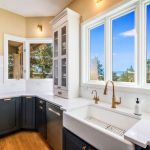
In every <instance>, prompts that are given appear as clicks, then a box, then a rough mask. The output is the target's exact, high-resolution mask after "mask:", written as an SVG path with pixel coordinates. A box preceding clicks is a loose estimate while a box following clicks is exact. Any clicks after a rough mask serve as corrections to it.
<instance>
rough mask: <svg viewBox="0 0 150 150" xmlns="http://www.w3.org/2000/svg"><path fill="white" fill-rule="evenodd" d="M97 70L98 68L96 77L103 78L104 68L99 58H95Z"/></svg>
mask: <svg viewBox="0 0 150 150" xmlns="http://www.w3.org/2000/svg"><path fill="white" fill-rule="evenodd" d="M97 70H98V79H99V80H104V68H103V65H102V64H101V63H100V60H98V59H97Z"/></svg>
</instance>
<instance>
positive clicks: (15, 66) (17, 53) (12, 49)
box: [8, 40, 23, 79]
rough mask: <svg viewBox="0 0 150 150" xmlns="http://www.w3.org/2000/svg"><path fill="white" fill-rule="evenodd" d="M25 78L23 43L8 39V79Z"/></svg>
mask: <svg viewBox="0 0 150 150" xmlns="http://www.w3.org/2000/svg"><path fill="white" fill-rule="evenodd" d="M22 78H23V43H21V42H16V41H10V40H9V41H8V79H22Z"/></svg>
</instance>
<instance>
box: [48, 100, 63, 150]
mask: <svg viewBox="0 0 150 150" xmlns="http://www.w3.org/2000/svg"><path fill="white" fill-rule="evenodd" d="M46 113H47V141H48V143H49V145H50V146H51V147H52V148H53V149H54V150H62V145H63V144H62V142H63V141H62V137H63V135H62V129H63V124H62V117H63V115H62V114H63V111H62V110H60V107H59V106H56V105H53V104H51V103H48V102H47V103H46Z"/></svg>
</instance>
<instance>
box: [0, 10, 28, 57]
mask: <svg viewBox="0 0 150 150" xmlns="http://www.w3.org/2000/svg"><path fill="white" fill-rule="evenodd" d="M25 23H26V22H25V18H24V17H22V16H19V15H16V14H14V13H11V12H9V11H5V10H3V9H0V55H3V42H4V39H3V37H4V33H9V34H14V35H17V36H22V37H25V34H26V25H25Z"/></svg>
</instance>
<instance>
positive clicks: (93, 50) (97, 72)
mask: <svg viewBox="0 0 150 150" xmlns="http://www.w3.org/2000/svg"><path fill="white" fill-rule="evenodd" d="M104 49H105V46H104V25H100V26H97V27H95V28H93V29H91V30H90V80H104V65H105V63H104V61H105V60H104Z"/></svg>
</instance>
